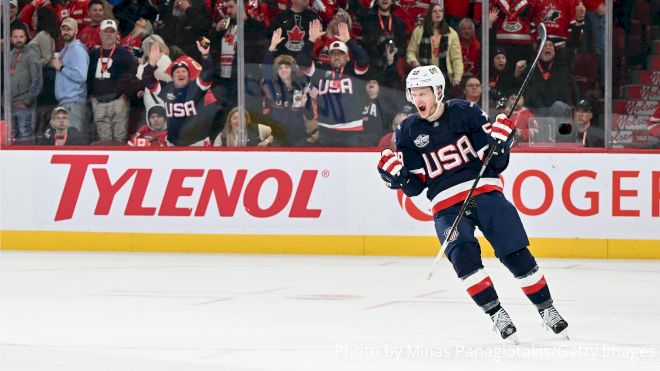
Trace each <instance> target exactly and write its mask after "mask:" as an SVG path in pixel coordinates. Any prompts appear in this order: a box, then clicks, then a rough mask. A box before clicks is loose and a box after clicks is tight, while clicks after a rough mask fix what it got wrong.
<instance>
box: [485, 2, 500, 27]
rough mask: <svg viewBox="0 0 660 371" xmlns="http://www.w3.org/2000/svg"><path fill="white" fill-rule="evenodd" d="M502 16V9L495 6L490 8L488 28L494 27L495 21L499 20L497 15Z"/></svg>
mask: <svg viewBox="0 0 660 371" xmlns="http://www.w3.org/2000/svg"><path fill="white" fill-rule="evenodd" d="M499 16H500V10H499V9H497V8H495V7H493V8H490V11H489V12H488V28H491V27H493V23H495V21H496V20H497V17H499Z"/></svg>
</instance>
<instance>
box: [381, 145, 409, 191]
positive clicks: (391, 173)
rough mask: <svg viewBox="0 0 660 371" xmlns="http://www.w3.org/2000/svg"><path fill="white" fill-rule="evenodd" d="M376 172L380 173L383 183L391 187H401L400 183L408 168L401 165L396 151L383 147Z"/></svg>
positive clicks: (404, 178)
mask: <svg viewBox="0 0 660 371" xmlns="http://www.w3.org/2000/svg"><path fill="white" fill-rule="evenodd" d="M378 172H379V173H380V177H381V178H383V181H384V182H385V185H387V186H388V187H389V188H391V189H397V188H401V187H402V184H403V183H405V182H406V179H407V178H408V170H406V168H405V167H403V164H402V163H401V161H399V159H398V158H397V156H396V153H394V152H393V151H392V150H391V149H389V148H386V149H384V150H383V151H382V152H381V153H380V161H379V162H378Z"/></svg>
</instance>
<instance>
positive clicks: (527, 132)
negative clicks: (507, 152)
mask: <svg viewBox="0 0 660 371" xmlns="http://www.w3.org/2000/svg"><path fill="white" fill-rule="evenodd" d="M517 95H518V92H517V91H511V92H509V97H508V99H509V103H508V105H507V107H506V111H507V112H508V111H510V110H511V106H513V103H514V102H515V101H516V96H517ZM510 119H511V121H513V122H515V123H516V140H517V141H518V142H519V143H528V142H529V141H530V140H534V137H535V136H536V134H537V133H538V132H539V129H538V124H537V122H536V120H534V114H533V113H532V111H530V110H529V109H527V107H525V97H524V96H522V95H521V96H520V99H518V104H516V108H514V110H513V113H512V114H511V117H510Z"/></svg>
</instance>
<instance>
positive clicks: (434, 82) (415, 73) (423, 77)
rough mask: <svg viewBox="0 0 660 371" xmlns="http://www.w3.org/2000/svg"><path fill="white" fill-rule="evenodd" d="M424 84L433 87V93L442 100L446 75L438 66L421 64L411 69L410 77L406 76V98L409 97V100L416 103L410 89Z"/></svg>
mask: <svg viewBox="0 0 660 371" xmlns="http://www.w3.org/2000/svg"><path fill="white" fill-rule="evenodd" d="M424 86H428V87H430V88H433V94H435V97H436V100H437V101H438V102H442V98H443V96H444V90H445V76H444V75H443V74H442V71H440V68H439V67H438V66H419V67H415V68H413V70H412V71H410V73H409V74H408V77H406V99H408V102H410V103H414V102H413V99H412V95H411V94H410V89H411V88H421V87H424Z"/></svg>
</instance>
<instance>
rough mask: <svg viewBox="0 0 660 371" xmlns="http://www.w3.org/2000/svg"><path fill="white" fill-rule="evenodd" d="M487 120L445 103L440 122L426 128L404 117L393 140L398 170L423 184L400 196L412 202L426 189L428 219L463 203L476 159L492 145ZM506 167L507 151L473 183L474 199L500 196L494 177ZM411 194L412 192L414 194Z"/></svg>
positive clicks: (469, 106)
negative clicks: (411, 198)
mask: <svg viewBox="0 0 660 371" xmlns="http://www.w3.org/2000/svg"><path fill="white" fill-rule="evenodd" d="M489 133H490V123H489V122H488V116H487V115H486V114H485V113H484V112H483V111H482V110H481V108H480V107H479V106H478V105H476V104H474V103H470V102H468V101H465V100H449V101H447V102H445V111H444V113H443V114H442V116H440V118H439V119H438V120H436V121H434V122H429V121H427V120H425V119H422V118H420V117H419V115H417V114H414V115H410V116H408V118H406V119H405V120H404V121H403V122H402V123H401V125H400V126H399V130H398V132H397V134H396V138H397V141H396V148H397V151H398V153H399V157H400V159H401V160H402V162H403V165H404V166H405V167H406V169H408V171H409V172H410V173H412V174H416V175H417V176H418V177H419V178H420V179H421V180H422V183H423V186H421V183H419V182H415V184H418V185H419V186H417V187H413V189H410V188H408V189H407V187H404V189H403V190H404V192H406V194H408V195H409V196H415V195H417V194H419V193H421V192H422V191H423V189H424V188H428V190H427V197H428V198H429V200H431V210H432V212H433V214H435V213H436V212H438V211H440V210H443V209H445V208H447V207H449V206H451V205H454V204H457V203H460V202H462V201H463V200H465V197H466V196H467V194H468V193H469V191H470V187H471V186H472V183H473V182H474V179H476V178H477V175H478V174H479V171H480V170H481V166H482V161H481V160H482V159H483V157H484V156H485V154H486V152H487V150H488V147H489V145H490V144H491V143H494V140H493V139H492V137H491V136H490V134H489ZM508 162H509V154H508V151H506V152H505V153H502V154H499V155H494V156H493V157H492V159H491V161H490V163H489V165H488V167H487V169H486V171H485V172H484V175H483V177H482V178H481V180H480V181H479V184H478V186H477V188H476V189H475V192H474V195H478V194H480V193H486V192H492V191H499V192H501V191H502V187H503V184H502V180H501V179H500V178H499V174H500V173H501V172H502V171H504V169H506V167H507V165H508ZM415 188H417V189H415Z"/></svg>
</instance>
